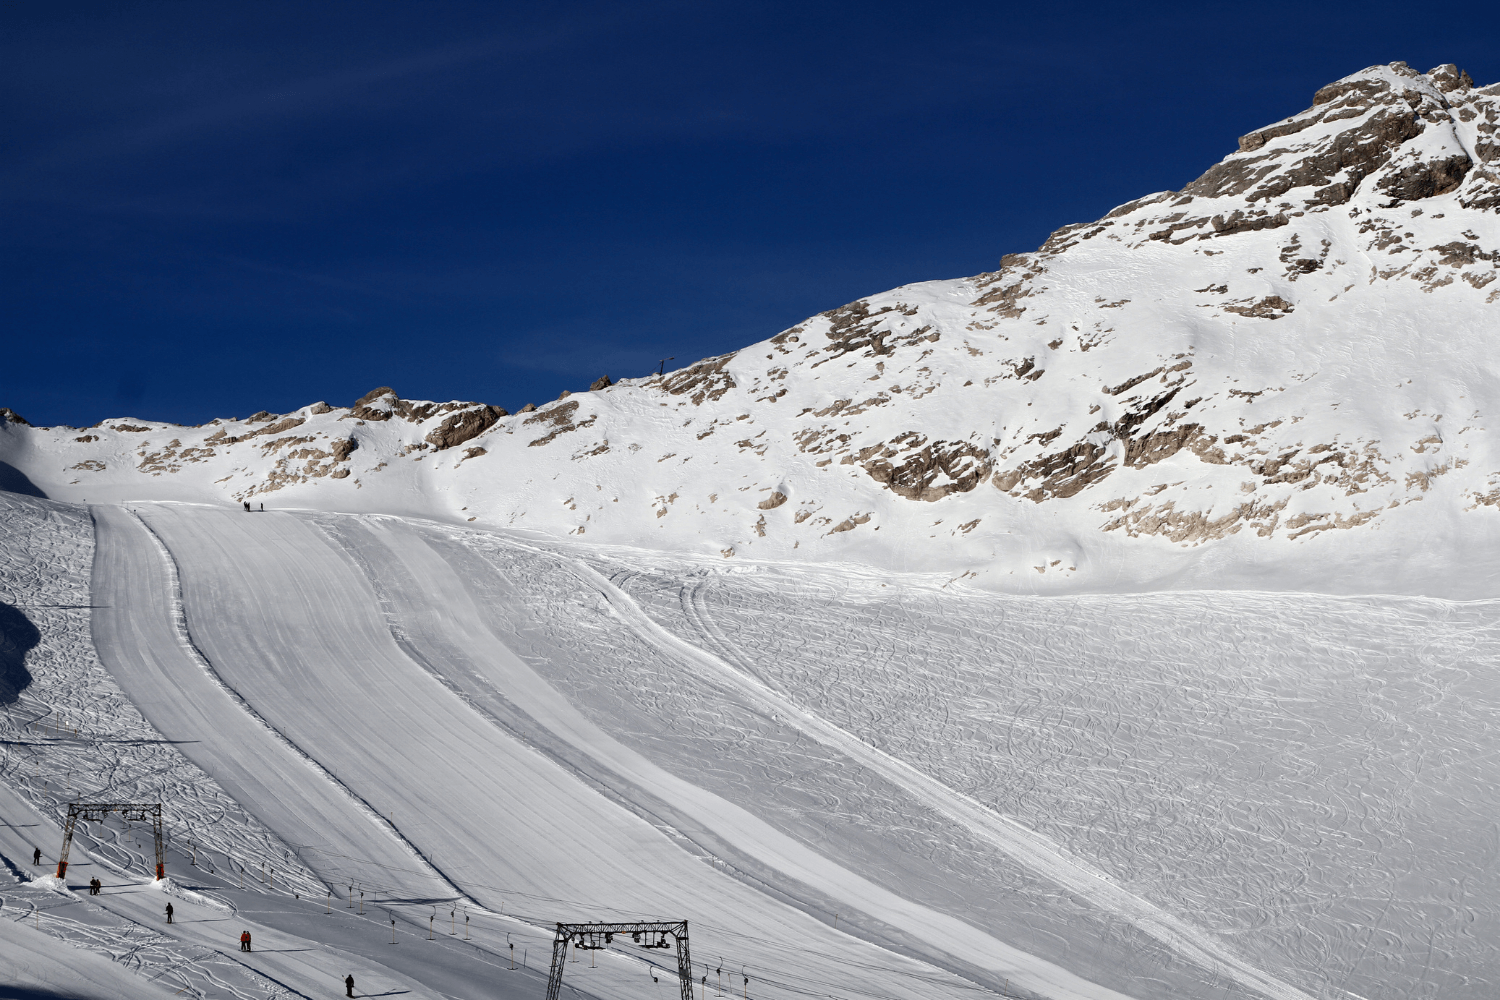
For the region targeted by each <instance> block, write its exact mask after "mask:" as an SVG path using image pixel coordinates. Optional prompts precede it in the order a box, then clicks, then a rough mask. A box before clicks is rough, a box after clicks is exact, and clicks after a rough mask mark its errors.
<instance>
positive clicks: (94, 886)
mask: <svg viewBox="0 0 1500 1000" xmlns="http://www.w3.org/2000/svg"><path fill="white" fill-rule="evenodd" d="M101 885H103V883H102V882H100V881H99V880H98V879H97V878H91V879H89V895H90V896H97V895H99V887H100V886H101Z"/></svg>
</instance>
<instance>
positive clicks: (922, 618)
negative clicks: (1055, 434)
mask: <svg viewBox="0 0 1500 1000" xmlns="http://www.w3.org/2000/svg"><path fill="white" fill-rule="evenodd" d="M656 562H657V565H656V567H655V568H654V570H651V571H647V572H630V571H628V570H625V569H624V568H622V567H619V566H616V568H615V569H614V570H613V572H615V573H617V574H619V575H620V577H621V585H622V586H624V587H625V588H626V589H627V590H628V591H629V592H630V593H631V594H632V595H633V596H634V597H636V598H637V599H638V600H639V601H640V602H641V604H642V606H644V607H645V608H647V609H648V610H649V611H650V612H651V613H652V614H653V616H655V617H657V618H658V619H659V620H660V621H661V622H662V623H663V624H665V625H667V626H668V627H669V628H672V629H673V630H674V631H675V632H677V633H678V634H680V635H682V636H683V637H684V638H686V639H688V640H689V641H691V642H694V643H697V644H700V645H702V646H704V647H705V648H708V649H713V650H715V651H716V652H718V653H719V654H720V655H721V656H723V657H725V658H726V659H731V658H733V659H735V660H736V661H742V662H746V663H750V664H753V666H754V669H755V670H756V671H757V673H758V674H759V675H761V676H763V677H765V678H766V680H767V682H768V683H769V684H771V685H772V686H774V687H776V688H777V689H778V690H781V691H785V692H786V693H787V695H788V697H790V698H793V699H796V700H799V701H800V702H802V703H804V704H814V705H818V706H819V709H820V711H821V712H823V713H824V714H825V715H827V717H829V718H830V719H832V720H833V721H835V722H837V723H838V724H839V725H842V726H845V727H847V728H848V729H849V730H850V731H851V732H854V733H856V734H859V735H860V736H861V737H862V738H863V739H866V740H869V741H870V742H871V743H872V744H874V745H876V746H878V747H880V748H882V749H883V750H885V751H887V752H889V753H891V754H893V755H895V756H897V757H899V758H901V759H903V760H907V761H922V762H923V767H924V768H925V769H927V770H928V771H929V772H930V773H931V774H933V775H934V776H936V777H938V778H939V779H940V780H942V781H944V782H945V783H947V784H949V785H951V786H952V787H954V788H955V789H958V790H960V791H962V792H964V793H965V794H967V795H970V796H972V797H973V798H975V799H977V800H978V801H981V802H984V803H987V804H989V805H990V806H991V807H992V808H994V809H995V810H996V811H998V812H1001V813H1004V814H1006V815H1008V816H1012V817H1014V818H1015V819H1016V821H1018V822H1019V823H1020V824H1022V825H1023V826H1025V827H1027V828H1030V829H1034V830H1036V831H1038V832H1040V833H1041V834H1043V835H1045V836H1046V837H1048V838H1050V839H1051V840H1053V841H1055V842H1057V843H1058V844H1061V845H1063V847H1064V848H1065V849H1066V850H1067V851H1068V852H1070V853H1071V854H1073V855H1075V856H1080V857H1083V858H1087V859H1089V860H1090V861H1091V862H1092V863H1093V864H1095V865H1097V866H1098V867H1099V868H1101V869H1103V871H1104V872H1105V873H1106V874H1107V875H1108V876H1109V878H1110V879H1111V880H1113V881H1114V882H1116V883H1117V884H1119V885H1120V886H1122V887H1124V888H1126V889H1128V890H1130V891H1131V892H1132V893H1135V894H1138V895H1140V896H1143V897H1145V898H1147V899H1150V900H1153V901H1155V902H1156V903H1157V904H1158V905H1160V906H1161V907H1163V908H1164V909H1166V910H1168V911H1170V912H1172V913H1175V914H1180V915H1183V916H1184V917H1185V918H1187V919H1190V920H1191V921H1192V922H1195V923H1197V924H1198V925H1199V926H1201V927H1206V928H1211V929H1213V930H1214V931H1216V932H1217V934H1218V936H1219V937H1220V939H1221V940H1225V941H1228V942H1232V943H1233V947H1234V948H1235V949H1236V950H1237V951H1238V952H1239V953H1241V954H1243V955H1245V956H1246V958H1247V959H1248V960H1250V961H1252V962H1255V963H1256V964H1258V965H1259V966H1260V967H1262V968H1266V969H1279V970H1285V971H1284V977H1286V978H1290V979H1291V980H1292V981H1293V982H1296V983H1297V984H1298V985H1300V986H1302V987H1303V988H1304V989H1306V990H1308V991H1309V992H1312V993H1314V994H1315V995H1324V993H1325V992H1326V991H1329V990H1349V991H1352V992H1354V993H1356V994H1358V995H1361V996H1381V995H1391V996H1403V997H1407V996H1409V997H1427V996H1431V997H1438V996H1441V997H1445V998H1446V997H1470V996H1472V997H1478V996H1483V995H1487V993H1488V992H1489V991H1490V990H1491V988H1492V985H1493V984H1494V983H1495V982H1496V981H1497V980H1500V966H1497V963H1500V955H1497V953H1496V948H1495V940H1496V939H1495V937H1494V935H1493V934H1492V933H1489V930H1487V929H1494V928H1495V927H1496V922H1497V908H1496V905H1495V902H1494V900H1495V899H1496V895H1497V889H1500V886H1496V885H1495V884H1494V883H1495V876H1494V874H1493V872H1492V866H1491V865H1489V864H1488V862H1487V860H1486V859H1487V858H1488V857H1489V856H1490V854H1491V853H1492V852H1493V851H1494V850H1496V849H1497V848H1500V841H1497V840H1496V833H1495V828H1494V825H1493V822H1492V820H1491V819H1490V818H1489V817H1490V816H1492V815H1493V810H1494V808H1495V805H1496V802H1495V796H1496V791H1495V789H1496V787H1497V783H1496V778H1497V774H1496V768H1497V764H1500V757H1497V752H1496V749H1495V742H1494V737H1493V735H1492V729H1493V721H1492V720H1493V719H1494V718H1495V713H1496V710H1497V708H1500V683H1497V678H1496V675H1495V673H1494V670H1493V667H1492V664H1493V663H1494V661H1495V656H1496V654H1497V653H1500V631H1497V629H1496V614H1495V613H1496V607H1495V605H1494V604H1493V603H1492V602H1480V603H1473V604H1458V603H1451V602H1445V601H1436V600H1424V599H1403V598H1369V599H1341V598H1330V597H1320V596H1317V595H1305V594H1299V595H1271V594H1254V593H1197V594H1178V595H1141V596H1133V597H1123V596H1119V597H1080V598H1067V599H1036V598H1032V599H1027V598H996V597H990V596H986V595H982V594H976V593H973V592H968V593H963V592H960V593H952V592H941V591H939V590H937V589H935V588H934V589H928V590H924V589H922V588H915V587H909V586H906V587H896V586H895V585H894V584H893V585H892V586H889V587H882V586H881V581H882V578H881V577H880V576H879V575H877V574H859V573H845V574H840V575H835V574H831V573H826V572H797V573H786V572H775V571H767V572H763V573H756V574H743V573H742V574H722V573H702V574H699V575H696V576H695V575H692V574H690V573H688V572H686V571H685V570H686V567H685V566H684V565H682V564H667V565H663V564H662V562H661V561H660V560H657V561H656ZM606 571H609V570H608V568H606ZM1332 995H1338V993H1337V992H1335V993H1333V994H1332Z"/></svg>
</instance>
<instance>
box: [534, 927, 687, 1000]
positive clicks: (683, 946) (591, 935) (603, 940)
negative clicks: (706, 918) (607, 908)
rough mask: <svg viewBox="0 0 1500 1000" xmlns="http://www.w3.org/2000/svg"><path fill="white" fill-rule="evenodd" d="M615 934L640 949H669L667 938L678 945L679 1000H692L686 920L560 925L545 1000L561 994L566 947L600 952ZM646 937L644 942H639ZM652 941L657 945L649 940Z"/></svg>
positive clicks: (553, 947) (554, 939)
mask: <svg viewBox="0 0 1500 1000" xmlns="http://www.w3.org/2000/svg"><path fill="white" fill-rule="evenodd" d="M616 934H630V935H632V936H633V937H634V938H635V941H636V942H637V943H638V944H640V945H641V947H643V948H670V947H672V946H671V945H669V944H667V938H668V937H671V938H672V939H673V940H675V941H676V942H677V980H678V983H679V984H680V985H681V987H682V1000H693V959H692V956H690V955H689V954H688V926H687V921H686V920H678V921H665V922H663V921H645V922H641V923H623V924H563V923H559V924H558V925H557V937H555V938H553V939H552V974H551V975H550V976H548V977H547V1000H558V995H559V994H560V993H561V992H562V978H563V966H564V965H565V964H566V962H567V958H568V945H569V944H572V945H573V946H574V947H576V948H585V949H599V948H603V947H605V946H607V945H609V944H611V943H613V941H614V939H615V935H616ZM642 936H645V937H646V940H645V941H641V937H642ZM652 937H655V938H656V941H655V942H653V941H652V940H651V938H652Z"/></svg>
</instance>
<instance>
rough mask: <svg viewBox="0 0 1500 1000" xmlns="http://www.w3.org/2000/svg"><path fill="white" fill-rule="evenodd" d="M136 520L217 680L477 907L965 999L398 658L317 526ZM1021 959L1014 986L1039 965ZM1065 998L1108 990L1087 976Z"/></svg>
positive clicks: (945, 981) (224, 516)
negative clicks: (658, 932) (656, 822)
mask: <svg viewBox="0 0 1500 1000" xmlns="http://www.w3.org/2000/svg"><path fill="white" fill-rule="evenodd" d="M137 509H138V510H139V511H140V513H141V516H142V518H143V519H144V521H145V522H146V523H147V524H148V525H149V526H150V527H151V529H152V531H153V532H154V533H155V534H156V535H157V536H158V537H159V538H160V539H161V540H162V541H163V542H164V543H165V545H166V546H167V548H168V549H169V550H170V551H171V552H172V553H173V555H174V558H175V559H176V561H177V563H178V565H179V566H180V567H181V585H182V592H183V604H184V608H185V612H186V620H187V622H188V627H189V630H190V632H191V636H192V641H193V644H194V646H195V647H196V648H198V649H200V650H201V651H202V654H203V656H204V657H205V658H206V660H207V661H208V662H210V663H211V664H212V665H213V668H214V670H215V672H216V673H217V674H218V675H219V676H220V677H221V678H222V679H223V682H224V683H225V684H226V685H227V686H228V687H229V688H231V689H232V690H233V691H234V692H236V694H237V695H238V697H240V698H242V699H243V700H244V701H245V702H246V703H247V704H249V705H251V706H253V707H254V709H255V711H256V712H257V714H258V715H259V716H260V717H261V718H263V719H264V720H265V721H266V722H267V723H268V724H269V725H270V726H272V727H274V728H275V729H276V730H277V731H278V732H280V733H282V734H284V735H285V737H286V738H287V739H288V740H289V741H290V742H292V743H294V744H295V745H296V746H297V747H299V748H300V749H301V750H302V751H303V752H305V753H307V754H308V755H309V756H311V757H312V758H314V759H315V760H317V761H319V762H320V764H321V765H322V766H323V767H324V768H325V769H326V770H327V771H328V772H329V773H330V774H332V775H333V776H334V777H335V778H336V779H337V780H338V782H339V783H341V784H342V785H343V786H344V787H346V788H347V789H349V790H350V792H351V793H352V794H354V795H355V796H357V797H358V798H360V799H363V800H365V801H368V802H370V803H371V804H372V805H373V806H374V807H375V808H377V809H379V810H380V811H382V812H383V813H384V814H386V815H391V816H393V817H394V825H395V826H397V827H398V828H399V829H400V832H401V835H402V837H403V838H405V839H406V840H407V841H409V842H410V843H412V844H413V845H416V846H417V848H418V849H419V851H420V853H421V856H422V857H423V858H425V859H426V860H427V861H428V863H430V864H431V865H432V866H433V867H434V868H435V869H437V870H438V871H440V872H442V873H444V875H445V876H446V877H447V878H448V879H449V880H450V881H451V882H453V883H454V884H457V885H459V886H460V887H461V888H462V889H463V890H464V892H465V894H466V895H467V896H468V897H470V898H472V899H474V900H476V901H477V902H479V903H481V904H483V905H485V906H487V907H489V908H490V909H493V910H498V909H499V908H500V906H501V905H504V903H505V902H506V901H507V899H508V897H510V896H511V895H512V894H515V895H518V896H519V897H520V899H521V903H520V904H519V905H521V906H523V907H526V908H527V911H528V912H527V913H526V914H523V915H527V916H530V915H535V914H536V911H537V910H538V909H543V914H544V919H546V920H548V921H550V920H556V919H566V920H580V919H590V918H593V919H598V918H601V917H604V918H615V919H618V918H620V917H624V916H632V917H642V916H653V917H669V918H671V917H676V918H680V917H683V916H686V917H687V919H689V920H690V921H691V922H692V924H693V926H694V927H700V928H705V930H706V932H707V933H709V934H712V933H713V930H712V928H713V927H714V926H715V925H717V926H720V927H725V928H727V929H728V932H727V933H726V934H724V935H723V938H725V939H728V940H729V941H731V942H732V943H735V944H736V945H737V946H738V947H739V948H740V949H741V951H742V956H743V957H745V958H748V959H749V961H748V962H747V963H746V964H748V965H749V966H750V967H751V970H752V971H751V973H750V974H751V976H752V979H753V978H754V977H755V975H756V973H755V971H754V970H755V969H757V968H764V969H767V970H769V972H768V973H767V974H771V973H779V974H780V975H781V976H782V977H783V978H784V979H790V980H793V981H795V980H796V979H797V978H798V977H802V978H806V979H808V980H809V981H811V980H818V981H821V982H824V983H831V984H837V983H839V982H840V981H844V982H848V983H849V984H850V988H853V989H855V990H859V989H860V988H861V984H862V983H864V984H865V985H866V986H869V987H875V986H879V987H880V989H882V990H883V991H884V994H885V995H894V996H905V995H910V996H943V995H968V994H970V993H971V992H972V987H971V986H969V985H968V984H965V983H963V982H962V981H958V980H954V979H953V978H952V977H951V976H949V977H944V976H943V975H942V974H941V973H938V972H937V971H936V970H933V969H930V968H928V969H923V968H922V967H920V966H917V965H914V964H913V963H911V962H909V961H907V960H904V959H901V958H899V957H898V956H894V955H890V954H888V953H885V952H882V951H881V950H879V949H876V948H871V947H870V946H868V945H861V944H859V943H858V942H856V941H853V940H852V939H850V938H849V937H848V936H847V935H844V934H841V933H838V932H834V931H833V930H832V929H831V928H829V927H828V926H826V925H825V924H822V923H819V922H816V921H811V920H808V919H807V918H806V917H805V916H803V915H801V914H799V913H797V912H796V911H795V910H791V909H789V908H788V907H786V906H785V904H784V903H782V902H780V901H778V900H777V899H775V898H773V897H770V896H767V895H766V894H764V893H762V892H759V891H756V890H755V889H752V888H750V887H747V886H746V885H744V884H743V883H741V882H740V881H737V880H735V879H732V878H727V877H725V876H724V875H721V874H719V873H718V872H717V871H716V868H715V866H712V865H707V864H705V863H704V862H703V861H702V860H699V859H697V858H695V857H693V856H691V855H690V854H688V853H686V852H684V851H683V850H682V849H681V848H680V847H679V846H677V845H676V844H674V842H673V841H672V840H670V839H668V838H667V837H665V836H663V835H662V833H661V832H660V831H659V830H658V829H656V828H655V827H653V826H651V825H649V824H647V823H645V822H643V821H642V820H640V819H639V818H638V817H637V816H636V815H634V814H633V813H631V812H630V811H628V810H625V809H623V808H621V806H620V805H618V804H616V803H615V802H612V801H610V800H608V799H605V798H602V797H600V796H597V795H594V794H591V793H590V792H589V791H588V789H587V786H585V785H583V784H582V783H580V782H578V781H577V780H576V779H574V778H573V777H572V776H571V775H570V774H569V773H568V772H567V771H564V770H562V769H561V768H559V767H558V766H557V765H556V764H555V763H553V762H551V761H549V760H548V759H547V758H545V757H543V756H542V755H541V754H539V753H537V752H536V751H534V750H532V749H530V748H529V747H527V746H526V745H524V744H523V743H522V742H520V741H518V740H516V739H515V738H513V737H511V736H509V735H508V734H506V733H504V732H503V731H502V730H500V729H499V728H497V727H496V726H495V725H494V724H493V723H492V722H491V721H490V720H489V719H487V718H485V717H484V716H483V715H481V714H480V713H478V712H476V711H474V710H473V709H472V708H471V707H469V706H468V705H467V704H465V702H464V701H463V700H462V699H461V698H459V697H458V696H457V695H456V694H455V693H454V692H453V691H452V690H451V689H450V688H449V687H447V686H445V685H443V684H442V683H439V681H438V680H437V679H435V678H434V677H433V676H432V675H431V674H430V673H428V672H427V671H424V670H423V669H422V668H421V667H419V666H417V664H416V663H415V662H414V661H413V660H411V659H410V658H409V657H408V656H407V655H406V654H405V653H404V652H403V651H402V649H401V647H400V646H398V644H397V642H396V640H395V639H394V638H393V636H392V635H391V632H390V630H389V626H388V623H387V621H386V620H385V619H384V617H383V616H382V615H381V612H380V607H379V599H378V597H377V595H376V594H375V593H374V592H373V591H372V590H371V589H370V586H369V584H368V583H367V582H366V581H365V580H364V579H363V578H362V577H361V576H360V575H359V574H358V572H357V564H356V563H354V562H353V561H352V560H351V559H350V558H349V557H348V556H347V555H346V554H345V553H343V552H341V551H340V550H339V549H338V548H336V547H334V546H333V545H331V544H330V542H329V541H328V540H327V538H326V536H324V535H322V534H321V533H319V532H318V530H317V529H316V527H315V526H314V525H313V524H312V523H311V522H310V521H309V520H307V519H304V518H300V517H295V516H292V515H289V514H285V513H277V514H275V515H271V514H267V515H264V516H261V515H259V514H256V515H244V514H242V513H239V512H233V511H227V512H226V511H223V510H222V509H220V510H214V509H202V508H192V507H185V506H176V505H172V506H156V507H152V508H150V509H147V508H146V507H144V506H142V507H139V508H137ZM126 589H128V590H130V591H134V590H135V589H136V588H126ZM269 822H271V824H272V825H273V826H274V825H275V824H276V822H277V821H276V820H275V819H274V818H273V819H271V820H269ZM538 899H540V900H551V901H552V902H551V903H550V904H548V903H541V904H540V905H539V904H538V903H536V902H533V901H535V900H538ZM570 901H571V902H570ZM513 905H514V904H513ZM507 912H512V907H507ZM538 922H541V921H540V920H539V921H538ZM704 933H705V931H702V930H701V931H699V934H700V935H701V934H704ZM819 938H826V939H827V940H826V941H825V942H823V943H822V944H821V945H820V944H817V943H814V942H816V941H817V940H818V939H819ZM699 947H700V949H702V948H703V945H701V944H700V946H699ZM709 947H710V948H711V946H709ZM992 947H995V948H996V949H997V951H1001V952H1002V953H1003V946H1002V945H1000V943H999V942H993V943H992ZM851 949H852V956H853V957H854V958H856V959H857V962H856V963H855V964H854V965H853V966H852V967H851V965H850V960H849V956H850V955H851ZM726 950H727V949H726ZM699 954H700V956H701V954H702V951H701V950H700V952H699ZM861 956H862V957H861ZM777 958H780V959H781V961H777V960H776V959H777ZM1014 961H1015V962H1016V963H1018V968H1017V969H1016V971H1017V974H1018V976H1020V975H1026V974H1028V972H1031V973H1032V974H1035V973H1034V971H1033V969H1043V970H1045V969H1046V968H1047V963H1045V962H1037V961H1035V960H1033V959H1030V958H1029V957H1028V956H1024V955H1016V956H1014ZM794 962H795V963H797V964H790V963H794ZM606 964H608V963H606ZM631 968H632V969H634V970H635V971H634V972H632V973H631V977H632V978H630V979H627V980H626V981H624V982H622V983H620V984H619V985H618V986H617V987H611V986H609V984H608V982H607V981H604V979H603V977H602V976H600V977H596V978H598V979H599V980H600V982H599V983H598V984H597V985H591V986H590V991H591V992H594V993H596V995H601V996H611V995H620V996H629V995H632V994H633V992H634V990H635V986H634V984H633V976H634V975H637V974H639V971H640V967H639V965H638V964H635V963H632V964H631ZM902 973H904V974H905V978H906V980H911V982H910V984H909V985H908V984H907V982H905V981H903V979H902V978H901V974H902ZM893 974H894V980H895V981H894V982H892V979H893ZM1051 974H1053V975H1055V976H1056V977H1057V978H1058V980H1059V981H1060V983H1062V984H1063V985H1064V986H1066V984H1067V983H1068V982H1069V977H1068V975H1067V974H1066V973H1064V972H1061V970H1055V971H1054V972H1053V973H1051ZM1002 979H1003V977H1002ZM866 980H868V982H867V983H865V981H866ZM997 985H999V984H998V983H997ZM1055 995H1060V996H1110V995H1112V994H1111V993H1110V991H1108V990H1103V989H1101V988H1099V987H1096V986H1092V985H1090V984H1087V983H1079V984H1078V985H1076V986H1074V987H1072V988H1071V990H1068V989H1064V990H1063V991H1060V992H1056V994H1055Z"/></svg>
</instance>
